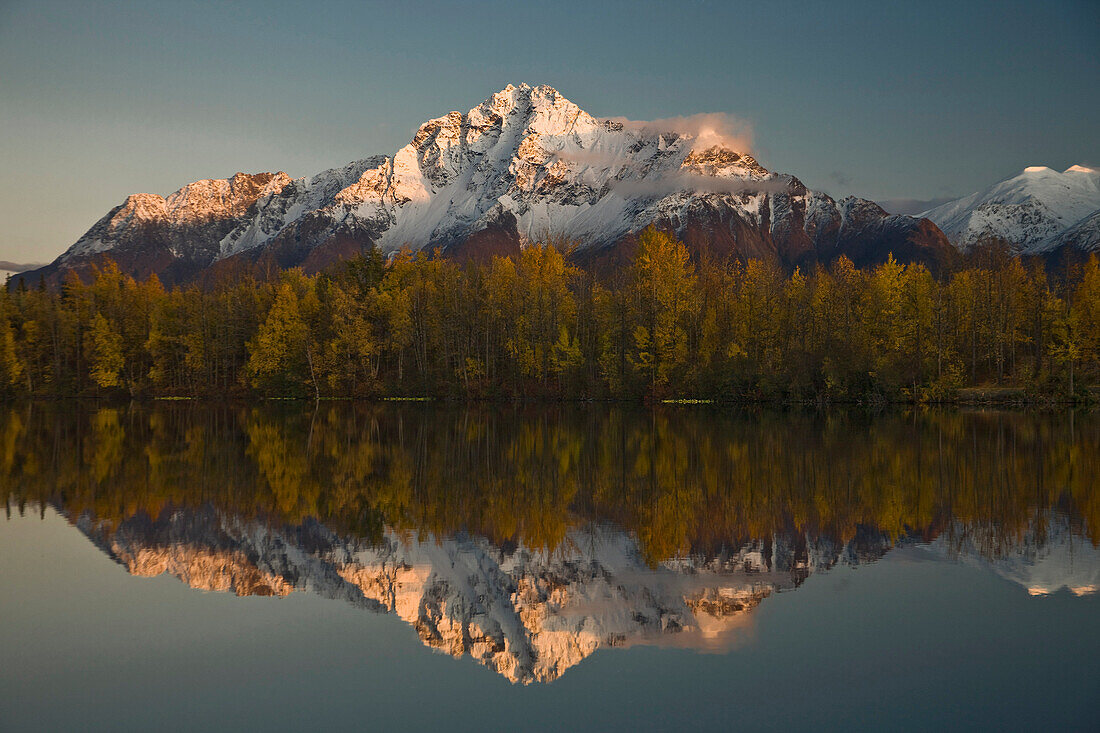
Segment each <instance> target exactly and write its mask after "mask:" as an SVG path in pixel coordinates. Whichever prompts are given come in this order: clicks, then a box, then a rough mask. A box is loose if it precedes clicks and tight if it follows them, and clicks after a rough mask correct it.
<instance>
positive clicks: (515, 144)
mask: <svg viewBox="0 0 1100 733" xmlns="http://www.w3.org/2000/svg"><path fill="white" fill-rule="evenodd" d="M705 117H707V118H708V119H709V118H710V117H721V116H709V115H708V116H705ZM674 128H676V129H674ZM742 142H743V141H742ZM740 146H741V144H740V143H739V142H737V141H735V140H734V139H733V138H730V137H729V136H724V135H722V134H720V133H719V132H718V130H716V129H715V125H713V124H711V125H704V124H699V125H696V126H695V127H694V128H692V129H691V130H686V129H684V126H683V125H677V124H675V121H656V122H652V123H644V122H636V121H629V120H623V119H619V118H615V119H598V118H596V117H593V116H592V115H590V114H588V113H587V112H585V111H584V110H583V109H581V108H580V107H579V106H577V105H576V104H574V103H573V102H571V101H569V100H568V99H566V98H565V97H564V96H562V94H561V93H559V92H558V91H557V90H556V89H554V88H553V87H549V86H530V85H528V84H520V85H519V86H512V85H508V86H507V87H505V88H504V89H502V90H501V91H499V92H497V93H495V94H493V95H491V96H489V97H488V98H487V99H485V100H484V101H483V102H481V103H480V104H478V105H477V106H475V107H473V108H471V109H470V110H469V111H467V112H465V113H462V112H457V111H454V112H449V113H448V114H446V115H443V116H441V117H437V118H434V119H431V120H428V121H427V122H425V123H423V124H422V125H420V126H419V127H418V128H417V131H416V133H415V134H414V135H413V137H412V139H411V140H410V142H409V144H407V145H405V146H404V147H403V148H401V149H400V150H398V151H397V152H396V153H395V154H393V155H392V156H375V157H371V158H365V159H363V160H360V161H356V162H353V163H350V164H348V165H347V166H344V167H343V168H334V169H331V170H328V171H324V172H322V173H319V174H317V175H315V176H313V177H311V178H298V179H291V178H290V177H289V176H287V175H286V174H285V173H275V174H272V173H262V174H257V175H254V176H247V175H245V174H237V175H235V176H233V177H232V178H229V179H209V180H203V181H197V182H195V183H192V184H190V185H188V186H185V187H184V188H181V189H180V190H179V191H177V192H176V193H174V194H171V195H170V196H168V197H160V196H156V195H153V194H142V195H139V197H137V198H135V197H130V198H129V199H127V201H126V202H124V203H123V204H122V205H121V206H120V207H118V208H116V209H113V210H112V211H111V212H109V213H108V215H107V216H106V217H104V218H103V219H101V220H100V222H99V223H97V224H96V225H95V226H93V227H92V229H90V230H89V231H88V233H87V234H85V235H84V236H83V237H82V238H81V239H80V240H79V241H78V242H77V243H76V244H74V245H73V246H72V247H71V248H70V249H69V250H68V251H67V252H66V253H65V254H63V255H62V256H61V257H60V258H59V259H58V260H57V261H56V262H55V263H54V264H53V265H50V266H49V267H47V268H44V270H45V272H44V273H43V274H46V275H47V276H49V277H54V276H56V275H57V274H58V273H59V271H60V270H62V269H69V268H75V269H80V268H82V267H84V268H86V267H89V266H90V265H91V264H92V263H93V262H94V261H95V259H97V258H98V257H100V256H102V255H104V254H108V255H109V256H110V257H112V258H114V259H115V260H116V261H117V262H118V263H119V265H120V266H121V267H122V268H123V269H124V270H126V271H129V272H131V273H133V274H134V275H136V276H139V277H141V276H146V275H148V274H151V273H154V272H155V273H156V274H158V275H160V276H161V278H162V279H166V280H168V281H169V282H172V281H182V280H187V279H189V278H191V277H194V276H196V275H197V274H198V273H200V272H202V271H203V270H204V269H206V268H208V267H210V266H212V265H214V264H215V263H217V262H218V261H219V260H225V259H229V258H248V259H252V260H258V259H261V258H269V259H271V260H274V261H275V262H276V263H277V264H280V265H283V266H295V265H299V266H302V267H304V268H305V269H306V270H307V271H314V270H317V269H319V268H321V267H323V266H324V265H326V264H328V263H329V262H332V261H333V260H336V259H340V258H342V257H346V256H349V255H351V254H354V253H355V252H358V251H360V250H362V249H363V248H365V247H369V246H376V247H379V248H380V249H382V250H383V251H384V252H388V253H392V252H395V251H396V250H398V249H400V248H402V247H406V246H407V247H411V248H413V249H420V248H425V247H430V248H432V249H436V248H442V249H444V250H446V251H448V252H451V253H453V254H454V255H455V256H460V257H462V256H487V255H489V254H507V253H510V252H514V251H516V250H518V248H520V247H522V246H525V245H526V244H527V243H530V242H534V241H540V240H542V239H544V238H546V237H548V236H549V237H555V238H564V239H566V240H571V241H574V242H577V243H578V244H579V245H580V247H581V248H582V249H587V250H588V251H590V252H591V251H596V250H601V249H603V248H608V247H614V246H617V245H618V244H620V243H623V242H626V241H629V239H630V238H631V237H632V236H633V235H634V234H636V233H637V232H639V231H641V230H642V229H644V228H645V227H646V226H649V225H657V226H659V227H663V228H666V229H670V230H673V231H674V232H675V233H676V234H678V235H680V236H681V237H683V238H684V239H685V241H686V243H687V244H688V245H689V247H693V248H701V249H706V250H707V251H708V252H710V253H711V254H714V255H725V256H731V257H738V258H741V259H746V258H748V257H763V258H772V259H776V260H779V261H780V262H783V263H786V264H789V265H795V264H806V263H809V262H815V261H828V260H831V259H832V258H834V257H836V256H837V255H840V254H848V255H849V256H850V257H852V259H853V260H857V264H859V263H860V262H858V261H877V260H884V259H885V258H886V257H887V255H888V254H890V253H893V254H894V255H895V256H897V257H899V258H900V259H922V260H926V261H931V260H934V259H936V258H938V257H939V256H941V255H942V254H943V253H944V252H945V251H946V249H947V247H948V244H947V242H946V240H945V239H944V238H943V236H942V235H941V234H940V232H939V231H938V230H936V229H935V227H932V226H930V225H928V223H927V222H924V223H922V222H920V221H919V220H917V219H913V218H910V217H890V216H888V215H886V214H885V212H882V211H881V210H878V213H877V214H874V215H872V214H871V213H869V212H870V210H869V209H866V208H865V207H855V209H854V210H858V212H859V214H860V218H859V219H858V220H856V219H853V218H851V217H850V216H849V211H850V210H853V209H852V207H848V206H845V207H841V206H838V204H837V203H836V202H835V201H833V199H832V198H830V197H829V196H826V195H825V194H821V193H815V192H812V191H808V190H807V189H806V187H805V186H803V185H802V183H801V182H800V181H798V179H797V178H795V177H794V176H790V175H785V174H777V173H773V172H770V171H768V170H767V169H766V168H764V167H763V166H761V165H760V164H759V163H758V162H757V161H756V160H755V159H754V158H753V157H752V156H751V155H750V151H749V150H747V149H734V147H740Z"/></svg>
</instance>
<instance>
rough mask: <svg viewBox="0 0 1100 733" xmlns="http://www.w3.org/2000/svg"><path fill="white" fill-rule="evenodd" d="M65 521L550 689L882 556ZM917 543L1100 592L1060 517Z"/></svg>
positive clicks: (730, 635)
mask: <svg viewBox="0 0 1100 733" xmlns="http://www.w3.org/2000/svg"><path fill="white" fill-rule="evenodd" d="M74 519H75V521H76V524H77V526H78V527H79V528H80V529H81V531H83V532H84V533H85V534H86V535H87V536H88V537H89V538H90V539H91V540H92V541H93V542H94V543H95V544H96V545H98V546H99V547H100V548H101V549H102V550H103V551H104V552H105V553H107V554H108V555H109V556H110V557H112V558H113V559H114V560H115V561H117V562H119V563H120V564H122V565H123V566H125V567H126V569H127V570H128V571H129V572H130V573H132V574H134V575H139V576H146V577H149V576H156V575H160V574H163V573H168V574H171V575H174V576H176V577H178V578H179V579H181V580H182V581H183V582H185V583H187V584H188V585H190V586H192V587H194V588H200V589H203V590H211V591H228V592H234V593H236V594H238V595H274V596H285V595H288V594H290V593H292V592H295V591H299V592H310V593H316V594H319V595H321V596H323V597H326V598H332V599H339V600H342V601H345V602H349V603H352V604H355V605H357V606H360V607H363V608H365V609H368V610H372V611H377V612H385V613H393V614H396V615H397V616H399V617H400V618H401V619H403V620H404V621H405V622H407V623H408V624H409V625H410V626H411V627H412V628H413V629H415V631H416V634H417V635H418V636H419V638H420V639H421V641H422V642H423V643H424V644H426V645H428V646H430V647H432V648H434V649H437V650H440V651H442V652H445V653H447V654H451V655H453V656H463V655H470V656H471V657H473V658H474V659H476V660H477V661H478V662H480V663H481V664H484V665H485V666H487V667H489V668H490V669H492V670H494V671H495V672H497V673H499V674H501V675H503V676H504V677H506V678H507V679H509V680H511V681H512V682H520V683H525V684H526V683H531V682H549V681H552V680H554V679H556V678H558V677H559V676H561V675H562V674H563V673H564V672H565V671H566V670H568V669H569V668H570V667H572V666H574V665H576V664H578V663H579V662H580V661H582V660H583V659H584V658H586V657H587V656H589V655H591V654H592V653H594V652H595V651H596V650H598V649H601V648H607V647H616V646H627V645H631V644H664V645H675V646H680V647H690V648H699V649H714V648H725V647H728V646H730V645H732V644H734V643H736V642H737V641H738V639H739V638H740V634H741V633H742V632H743V631H744V630H745V628H746V627H747V626H748V625H749V624H750V623H751V616H750V612H751V611H752V610H753V609H754V608H755V607H756V606H757V605H758V604H759V603H760V602H761V601H762V600H763V599H765V598H766V597H767V596H769V595H770V594H772V593H775V592H779V591H784V590H789V589H792V588H795V587H797V586H799V585H800V584H801V583H802V582H803V581H804V580H805V579H806V578H807V577H808V576H809V575H810V574H812V573H814V572H819V571H822V570H826V569H829V568H831V567H834V566H836V565H837V564H846V565H853V566H854V565H859V564H863V563H867V562H873V561H875V560H878V559H879V558H881V557H882V556H883V555H884V554H886V553H887V552H888V551H890V550H891V548H892V547H894V543H892V542H891V541H890V539H889V537H888V536H887V535H886V534H885V533H881V532H878V531H875V530H872V529H869V528H864V529H861V530H860V532H859V533H858V534H857V535H856V537H854V538H853V539H851V540H850V541H848V542H847V543H840V542H837V541H835V540H833V539H831V538H829V537H824V536H810V535H804V534H799V533H790V534H784V535H776V536H773V537H769V538H766V539H762V540H756V541H750V542H746V543H744V544H742V545H739V546H735V547H731V548H727V549H726V550H724V551H723V552H722V553H721V554H719V555H718V556H715V557H691V556H689V557H680V558H671V559H668V560H666V561H665V562H663V563H660V564H659V565H657V566H656V567H651V566H648V565H647V564H646V563H645V562H644V560H643V559H642V553H641V551H640V548H639V545H638V541H637V539H636V538H635V537H634V536H633V535H631V534H629V533H627V532H624V531H622V530H621V529H618V528H616V527H613V526H611V525H605V524H589V525H585V526H580V527H576V528H574V529H573V530H571V531H570V532H569V533H568V535H567V537H566V539H565V541H564V542H563V543H562V544H561V545H560V546H559V547H557V548H555V549H553V550H546V549H540V548H536V547H526V546H523V545H522V544H520V545H518V546H510V547H501V546H497V545H494V544H492V543H491V542H489V541H488V540H487V539H485V538H483V537H478V536H470V535H458V536H450V537H434V536H431V535H426V536H421V537H418V536H415V535H409V534H403V533H398V532H395V531H393V530H387V531H386V532H385V535H384V536H383V538H382V540H381V541H380V542H377V543H366V542H362V541H359V540H355V539H352V538H348V537H343V536H340V535H338V534H336V533H334V532H332V531H331V530H330V529H328V528H326V527H325V526H323V525H321V524H318V523H317V522H313V521H309V522H306V523H304V524H302V525H298V526H272V525H269V524H266V523H264V522H261V521H258V520H253V519H242V518H239V517H234V516H231V515H227V514H223V513H220V512H217V511H214V510H213V509H209V508H206V509H191V510H183V509H176V510H166V511H165V512H163V513H162V514H161V516H159V517H158V518H156V519H151V518H150V517H148V516H146V515H143V514H142V515H136V516H133V517H130V518H128V519H125V520H122V521H121V522H99V521H97V520H95V519H94V518H93V517H91V516H90V515H87V514H84V515H81V516H79V517H75V518H74ZM902 542H903V543H911V542H913V540H911V539H906V538H902ZM922 547H923V549H922V550H921V552H925V553H930V554H931V555H933V556H936V557H950V558H952V559H958V558H962V559H964V560H965V561H967V562H973V563H976V564H979V565H980V566H982V567H987V568H988V569H991V570H992V571H993V572H995V573H997V574H998V575H1001V576H1003V577H1005V578H1007V579H1009V580H1011V581H1013V582H1016V583H1019V584H1021V585H1023V586H1024V587H1025V588H1027V589H1028V591H1029V593H1031V594H1032V595H1036V594H1045V593H1051V592H1055V591H1056V590H1058V589H1059V588H1063V587H1066V588H1069V589H1070V590H1071V591H1072V592H1073V593H1075V594H1077V595H1083V594H1088V593H1092V592H1095V590H1096V588H1097V586H1098V584H1100V553H1098V551H1097V549H1096V548H1095V547H1093V546H1092V545H1091V543H1089V542H1088V541H1086V540H1084V539H1081V538H1080V537H1078V536H1076V535H1074V534H1073V531H1072V529H1071V527H1070V526H1069V524H1068V523H1066V522H1065V521H1062V520H1058V519H1055V520H1053V521H1051V522H1050V523H1049V524H1044V525H1042V526H1036V527H1035V528H1034V530H1033V531H1030V532H1029V533H1028V534H1027V536H1026V537H1024V538H1023V539H1022V540H1019V541H1014V540H1013V539H1012V538H1004V537H999V536H998V535H997V533H996V532H973V531H969V530H967V528H965V527H953V528H949V530H948V531H947V532H945V533H944V534H943V535H941V536H940V537H939V538H937V539H936V540H935V541H933V542H932V543H931V544H927V545H923V546H922Z"/></svg>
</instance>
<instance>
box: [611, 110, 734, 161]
mask: <svg viewBox="0 0 1100 733" xmlns="http://www.w3.org/2000/svg"><path fill="white" fill-rule="evenodd" d="M611 121H612V122H618V123H620V124H621V125H622V126H623V127H625V128H627V129H628V130H638V131H641V132H648V133H661V132H676V133H679V134H681V135H687V136H690V137H693V138H695V145H693V146H692V147H693V148H694V149H695V150H706V149H708V148H712V147H714V146H716V145H717V146H718V147H723V148H729V149H730V150H733V151H736V152H738V153H751V152H752V125H751V124H750V123H749V122H748V121H746V120H742V119H741V118H739V117H735V116H734V115H731V114H727V113H725V112H704V113H701V114H696V115H688V116H687V117H665V118H663V119H659V120H628V119H626V118H625V117H612V118H611Z"/></svg>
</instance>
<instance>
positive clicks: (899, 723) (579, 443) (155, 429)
mask: <svg viewBox="0 0 1100 733" xmlns="http://www.w3.org/2000/svg"><path fill="white" fill-rule="evenodd" d="M1098 456H1100V415H1098V414H1090V413H1081V412H1078V413H1075V414H1074V413H1069V412H1060V413H1038V412H1031V413H1029V412H960V411H930V412H925V411H917V412H889V413H884V414H874V415H871V414H868V413H864V412H855V411H853V412H829V413H813V412H773V411H764V412H745V411H731V410H728V409H716V408H713V409H712V408H707V407H692V408H669V409H659V410H656V411H650V410H643V409H627V408H619V407H608V406H602V405H597V406H569V407H547V406H530V407H511V406H486V407H476V408H465V407H447V406H440V405H419V404H386V405H359V404H343V403H337V404H333V403H329V404H322V405H320V406H319V407H316V408H315V407H314V405H312V404H302V403H285V404H274V405H264V406H261V407H256V406H240V405H236V406H235V405H201V404H190V403H158V404H142V405H133V406H123V407H118V406H114V407H104V406H101V405H95V404H88V403H77V402H61V403H34V404H18V405H14V406H8V407H0V482H2V483H0V486H2V487H3V489H4V494H5V495H6V497H7V501H6V510H7V514H6V518H3V517H0V730H3V731H22V730H223V729H224V730H241V729H262V730H277V729H287V730H295V729H313V728H322V727H332V728H339V729H348V728H353V727H354V728H361V729H368V730H373V729H381V728H397V729H403V730H404V729H408V730H423V729H427V728H430V727H431V728H443V729H446V730H466V729H469V730H478V731H486V730H638V729H654V730H670V729H680V728H687V727H700V728H704V729H731V728H734V727H738V728H741V727H747V728H749V729H769V728H775V729H801V730H828V729H835V730H850V729H874V730H884V729H894V730H897V729H904V730H929V729H946V730H972V729H975V728H978V729H998V730H1006V729H1008V730H1035V729H1063V730H1094V729H1095V727H1096V726H1097V725H1098V715H1097V710H1098V709H1100V706H1098V701H1100V592H1098V590H1100V550H1098V548H1097V541H1098V540H1100V457H1098Z"/></svg>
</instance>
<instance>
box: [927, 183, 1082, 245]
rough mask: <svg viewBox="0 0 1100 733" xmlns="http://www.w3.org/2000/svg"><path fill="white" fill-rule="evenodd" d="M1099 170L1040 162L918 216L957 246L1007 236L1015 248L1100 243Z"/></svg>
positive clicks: (1005, 238)
mask: <svg viewBox="0 0 1100 733" xmlns="http://www.w3.org/2000/svg"><path fill="white" fill-rule="evenodd" d="M1097 214H1100V171H1095V170H1092V169H1091V168H1086V167H1084V166H1080V165H1074V166H1071V167H1069V168H1067V169H1066V170H1065V171H1063V172H1061V173H1059V172H1058V171H1055V170H1052V169H1050V168H1047V167H1045V166H1033V167H1031V168H1025V169H1024V170H1023V172H1022V173H1020V174H1019V175H1017V176H1013V177H1012V178H1008V179H1006V180H1004V181H1001V182H999V183H996V184H994V185H992V186H990V187H989V188H987V189H985V190H984V191H978V192H976V193H972V194H970V195H969V196H965V197H963V198H961V199H958V200H956V201H951V202H948V203H946V204H943V205H941V206H937V207H936V208H934V209H930V210H928V211H925V212H924V213H923V214H921V216H923V217H926V218H928V219H931V220H932V221H934V222H935V223H936V224H937V225H939V227H940V228H941V229H942V230H943V231H944V233H945V234H947V236H948V237H950V238H951V240H952V241H953V242H954V243H956V244H957V245H958V246H959V247H960V248H962V249H966V248H968V247H969V246H971V245H972V244H974V243H975V242H978V241H981V240H982V239H987V238H991V237H993V238H999V239H1004V240H1006V241H1008V242H1009V243H1010V244H1011V245H1013V246H1014V247H1015V248H1016V249H1017V250H1018V251H1019V252H1021V253H1024V254H1039V253H1043V252H1049V251H1052V250H1056V249H1058V248H1060V247H1067V246H1068V247H1072V248H1076V249H1082V250H1086V251H1096V250H1097V249H1098V248H1100V217H1098V216H1097Z"/></svg>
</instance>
